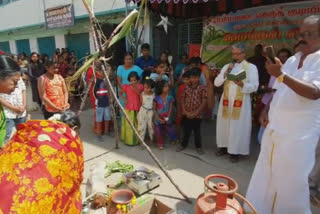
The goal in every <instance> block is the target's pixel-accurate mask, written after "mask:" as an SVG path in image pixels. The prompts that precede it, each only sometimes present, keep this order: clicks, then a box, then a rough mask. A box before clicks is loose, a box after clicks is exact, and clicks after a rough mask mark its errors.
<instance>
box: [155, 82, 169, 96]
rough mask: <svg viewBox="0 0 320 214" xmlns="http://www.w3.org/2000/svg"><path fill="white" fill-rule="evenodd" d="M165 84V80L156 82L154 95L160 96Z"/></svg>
mask: <svg viewBox="0 0 320 214" xmlns="http://www.w3.org/2000/svg"><path fill="white" fill-rule="evenodd" d="M166 84H167V82H166V81H165V80H161V81H158V82H156V85H155V93H156V95H161V94H162V91H163V88H164V86H165V85H166Z"/></svg>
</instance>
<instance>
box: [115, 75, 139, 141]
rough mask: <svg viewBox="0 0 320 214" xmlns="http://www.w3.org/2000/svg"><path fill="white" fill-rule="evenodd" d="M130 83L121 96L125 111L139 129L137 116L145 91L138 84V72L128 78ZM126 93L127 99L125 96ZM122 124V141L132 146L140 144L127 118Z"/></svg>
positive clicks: (123, 88)
mask: <svg viewBox="0 0 320 214" xmlns="http://www.w3.org/2000/svg"><path fill="white" fill-rule="evenodd" d="M128 81H129V82H130V84H129V85H123V87H122V90H121V92H120V94H119V96H120V98H121V99H122V100H123V101H124V103H125V111H126V113H127V114H128V116H129V118H130V120H131V121H132V123H133V124H134V126H135V127H137V124H138V122H137V114H138V112H139V110H140V107H141V100H140V94H141V92H142V91H143V85H142V84H139V83H138V81H139V76H138V74H137V72H131V73H130V74H129V76H128ZM124 93H125V94H126V98H125V97H124V96H123V94H124ZM121 124H122V125H121V140H122V141H124V143H125V144H127V145H130V146H134V145H137V144H138V143H139V142H138V140H137V138H136V136H135V135H134V132H133V130H132V129H131V127H130V125H129V123H128V122H127V120H126V119H125V117H122V120H121Z"/></svg>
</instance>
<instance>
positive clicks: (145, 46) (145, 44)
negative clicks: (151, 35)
mask: <svg viewBox="0 0 320 214" xmlns="http://www.w3.org/2000/svg"><path fill="white" fill-rule="evenodd" d="M144 49H147V50H150V45H149V44H148V43H144V44H142V45H141V50H144Z"/></svg>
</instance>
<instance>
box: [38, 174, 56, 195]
mask: <svg viewBox="0 0 320 214" xmlns="http://www.w3.org/2000/svg"><path fill="white" fill-rule="evenodd" d="M34 189H35V191H36V192H37V193H38V194H46V193H47V192H50V191H51V190H52V189H53V185H52V184H51V183H50V182H49V181H48V179H47V178H39V179H38V180H36V182H34Z"/></svg>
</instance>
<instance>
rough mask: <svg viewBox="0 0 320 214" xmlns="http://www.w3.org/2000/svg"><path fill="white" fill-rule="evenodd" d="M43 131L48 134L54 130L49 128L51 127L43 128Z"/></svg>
mask: <svg viewBox="0 0 320 214" xmlns="http://www.w3.org/2000/svg"><path fill="white" fill-rule="evenodd" d="M43 131H45V132H49V133H50V132H53V131H54V128H51V127H47V128H43Z"/></svg>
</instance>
